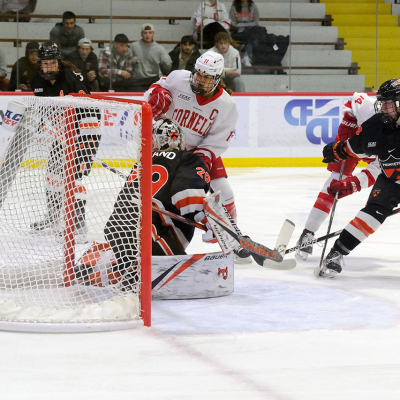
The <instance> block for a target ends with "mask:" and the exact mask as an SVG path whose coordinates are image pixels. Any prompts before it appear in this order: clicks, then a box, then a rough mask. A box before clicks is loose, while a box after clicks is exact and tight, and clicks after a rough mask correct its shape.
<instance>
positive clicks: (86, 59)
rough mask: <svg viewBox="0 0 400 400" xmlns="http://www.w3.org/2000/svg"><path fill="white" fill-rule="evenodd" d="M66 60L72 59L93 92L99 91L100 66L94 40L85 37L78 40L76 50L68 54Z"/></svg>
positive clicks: (86, 84) (84, 81)
mask: <svg viewBox="0 0 400 400" xmlns="http://www.w3.org/2000/svg"><path fill="white" fill-rule="evenodd" d="M66 60H68V61H71V62H72V64H74V65H75V66H76V67H78V68H79V69H80V70H81V74H82V76H83V83H84V84H85V86H86V87H87V88H88V89H89V90H90V91H91V92H98V91H99V81H98V77H99V66H98V60H97V56H96V54H95V53H94V52H93V46H92V42H91V40H90V39H88V38H83V39H81V40H80V41H79V42H78V46H77V48H76V50H74V51H73V52H72V53H69V54H67V56H66Z"/></svg>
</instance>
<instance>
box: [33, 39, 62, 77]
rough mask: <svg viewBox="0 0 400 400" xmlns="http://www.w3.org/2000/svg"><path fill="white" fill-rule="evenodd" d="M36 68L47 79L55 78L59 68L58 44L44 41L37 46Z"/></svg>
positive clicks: (59, 54)
mask: <svg viewBox="0 0 400 400" xmlns="http://www.w3.org/2000/svg"><path fill="white" fill-rule="evenodd" d="M37 63H38V70H39V73H40V75H41V76H42V77H43V78H44V79H46V80H47V81H52V80H55V79H56V78H57V75H58V74H59V73H60V70H61V52H60V50H59V49H58V46H57V45H56V44H55V43H52V42H44V43H41V44H40V46H39V51H38V62H37Z"/></svg>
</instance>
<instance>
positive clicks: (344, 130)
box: [337, 112, 358, 140]
mask: <svg viewBox="0 0 400 400" xmlns="http://www.w3.org/2000/svg"><path fill="white" fill-rule="evenodd" d="M357 129H358V125H357V118H356V117H354V116H352V115H350V114H349V113H348V112H346V113H344V116H343V119H342V122H341V123H340V125H339V129H338V134H337V138H338V139H339V140H346V139H350V138H351V137H353V136H354V135H355V134H356V132H357Z"/></svg>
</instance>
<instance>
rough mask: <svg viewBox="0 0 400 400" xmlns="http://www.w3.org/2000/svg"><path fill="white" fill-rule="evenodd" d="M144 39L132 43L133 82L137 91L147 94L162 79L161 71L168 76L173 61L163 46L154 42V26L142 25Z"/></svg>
mask: <svg viewBox="0 0 400 400" xmlns="http://www.w3.org/2000/svg"><path fill="white" fill-rule="evenodd" d="M141 36H142V39H140V40H138V41H137V42H134V43H132V45H131V49H132V54H133V62H134V70H133V81H134V83H135V86H136V90H137V91H139V92H145V91H146V90H147V89H148V88H149V87H150V86H151V85H152V84H153V83H155V82H157V81H158V80H159V79H160V76H159V70H161V72H162V74H163V75H168V74H169V72H170V70H171V65H172V61H171V58H170V56H169V55H168V53H167V51H166V50H165V49H164V47H163V46H161V45H160V44H158V43H157V42H156V41H155V40H154V26H153V25H152V24H147V23H146V24H143V25H142V33H141Z"/></svg>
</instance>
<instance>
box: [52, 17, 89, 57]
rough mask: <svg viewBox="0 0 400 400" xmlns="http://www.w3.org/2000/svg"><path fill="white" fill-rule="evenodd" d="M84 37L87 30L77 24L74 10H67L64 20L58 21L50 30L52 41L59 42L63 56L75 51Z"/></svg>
mask: <svg viewBox="0 0 400 400" xmlns="http://www.w3.org/2000/svg"><path fill="white" fill-rule="evenodd" d="M84 37H85V32H84V31H83V29H82V28H81V27H80V26H78V25H76V15H75V14H74V13H73V12H72V11H65V13H64V14H63V16H62V22H58V23H57V24H56V26H55V27H54V28H53V29H52V30H51V31H50V42H52V43H57V44H58V48H59V49H60V51H61V55H62V57H63V58H65V56H66V55H67V54H68V53H71V52H73V51H74V50H75V49H76V47H77V46H78V42H79V40H80V39H83V38H84Z"/></svg>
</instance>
